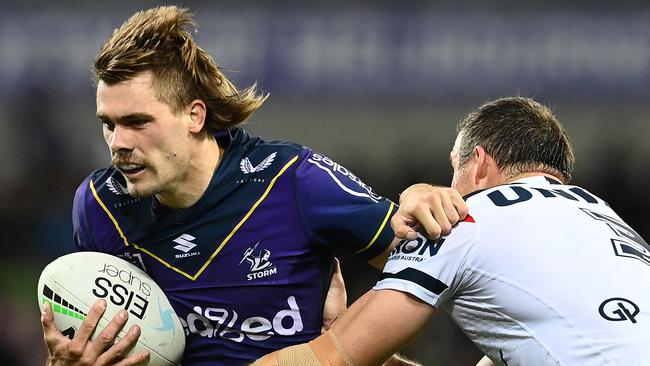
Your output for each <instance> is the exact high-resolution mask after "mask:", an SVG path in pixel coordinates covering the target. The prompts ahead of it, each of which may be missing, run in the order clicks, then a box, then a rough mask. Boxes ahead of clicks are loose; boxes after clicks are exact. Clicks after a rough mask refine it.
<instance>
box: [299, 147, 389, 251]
mask: <svg viewBox="0 0 650 366" xmlns="http://www.w3.org/2000/svg"><path fill="white" fill-rule="evenodd" d="M295 179H296V199H297V203H298V207H299V208H300V213H301V216H302V219H303V224H304V226H305V227H306V229H307V231H308V232H309V233H310V235H311V236H312V238H313V239H314V240H315V241H316V242H318V243H320V244H323V245H327V246H329V247H332V248H335V249H342V250H345V251H348V252H351V253H354V254H358V255H360V256H362V257H363V258H365V259H368V260H369V259H372V258H374V257H376V256H377V255H379V254H381V253H382V252H383V251H384V250H385V249H386V248H387V247H388V246H389V245H390V243H391V242H392V240H393V238H394V234H393V230H392V229H391V227H390V217H391V216H392V215H393V214H394V212H395V210H396V209H397V207H396V206H395V204H394V203H393V202H391V201H390V200H388V199H386V198H384V197H381V196H379V195H377V194H376V193H374V192H373V191H372V188H370V187H369V186H368V185H366V184H365V183H363V182H362V181H361V180H360V179H359V178H358V177H357V176H355V175H354V174H352V172H350V171H349V170H348V169H346V168H345V167H343V166H341V165H339V164H338V163H336V162H334V161H332V160H331V159H330V158H328V157H326V156H323V155H321V154H318V153H314V152H312V151H310V150H308V149H305V151H304V152H303V154H302V156H301V159H300V163H299V165H298V166H297V168H296V175H295Z"/></svg>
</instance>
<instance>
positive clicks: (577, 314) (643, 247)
mask: <svg viewBox="0 0 650 366" xmlns="http://www.w3.org/2000/svg"><path fill="white" fill-rule="evenodd" d="M467 204H468V206H469V212H470V213H471V215H472V216H473V217H474V218H475V220H474V221H475V222H474V223H471V222H461V223H459V224H458V226H457V227H456V228H454V229H453V230H452V232H451V233H450V234H449V235H448V236H446V237H445V240H444V244H443V245H440V246H439V247H438V248H437V250H436V253H435V255H432V256H430V255H427V253H428V252H429V250H428V248H427V249H424V250H423V248H424V247H423V246H422V243H423V241H422V243H419V244H418V243H410V244H404V245H402V247H401V248H400V249H399V250H396V251H395V252H394V253H393V256H392V257H391V260H389V261H388V263H387V264H386V267H385V268H384V274H383V275H382V277H381V279H380V281H379V282H378V283H377V285H376V286H375V289H392V290H398V291H403V292H407V293H409V294H411V295H413V296H416V297H418V298H420V299H421V300H422V301H424V302H426V303H428V304H430V305H431V306H434V307H437V308H440V309H444V310H446V311H447V312H449V313H450V315H451V317H452V318H453V319H454V321H455V322H456V323H457V324H458V325H459V326H460V327H461V328H462V330H463V331H464V333H466V334H467V335H468V337H469V338H470V339H471V340H472V341H474V342H475V343H476V344H477V346H479V347H480V348H481V350H483V351H484V352H485V353H486V355H487V356H488V357H490V358H491V359H492V360H501V362H502V363H504V364H505V363H506V362H507V364H509V365H529V364H530V365H542V366H546V365H555V366H556V365H583V366H584V365H588V366H600V365H604V364H612V365H636V366H643V365H649V364H650V357H649V356H648V355H647V345H646V343H647V342H646V341H645V338H646V336H647V334H648V333H650V291H647V287H648V284H649V283H650V266H649V265H648V264H649V261H650V247H649V246H648V244H647V242H646V241H645V240H644V239H643V238H641V236H640V235H639V234H638V233H637V232H636V231H634V230H633V229H632V228H631V227H629V225H627V224H625V222H624V221H623V220H622V219H621V218H620V217H619V216H618V215H617V214H616V213H615V212H614V211H613V210H612V209H611V208H610V207H609V206H608V205H607V204H606V203H605V202H604V201H603V200H601V199H600V198H597V197H596V196H594V195H593V194H591V193H589V192H587V191H586V190H584V189H583V188H580V187H575V186H567V185H561V184H554V183H551V182H549V181H548V180H546V179H545V178H544V177H541V176H537V177H529V178H525V179H521V180H518V181H517V182H515V183H513V184H509V185H503V186H498V187H494V188H491V189H487V190H484V191H481V192H478V193H476V194H473V195H471V196H469V198H467ZM418 245H420V246H418ZM405 249H406V251H408V252H410V253H408V254H406V255H405V254H404V250H405ZM420 253H421V254H420ZM414 257H417V258H418V260H413V258H414Z"/></svg>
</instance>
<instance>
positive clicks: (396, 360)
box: [382, 354, 422, 366]
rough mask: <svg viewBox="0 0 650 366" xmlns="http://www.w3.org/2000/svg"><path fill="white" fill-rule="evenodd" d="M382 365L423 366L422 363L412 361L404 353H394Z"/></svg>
mask: <svg viewBox="0 0 650 366" xmlns="http://www.w3.org/2000/svg"><path fill="white" fill-rule="evenodd" d="M382 366H422V364H420V363H417V362H415V361H411V360H409V359H407V358H405V357H404V356H402V355H399V354H394V355H393V356H392V357H391V358H389V359H388V360H386V362H384V364H383V365H382Z"/></svg>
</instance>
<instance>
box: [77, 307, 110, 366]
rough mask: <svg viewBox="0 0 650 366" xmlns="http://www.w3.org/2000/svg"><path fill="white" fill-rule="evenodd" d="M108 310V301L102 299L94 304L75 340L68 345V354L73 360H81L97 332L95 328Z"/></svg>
mask: <svg viewBox="0 0 650 366" xmlns="http://www.w3.org/2000/svg"><path fill="white" fill-rule="evenodd" d="M105 310H106V301H104V299H101V300H99V301H97V302H95V303H94V304H93V306H92V307H91V308H90V310H89V311H88V315H87V316H86V319H84V321H83V322H82V323H81V326H80V327H79V331H77V333H76V334H75V336H74V338H73V339H72V341H70V343H69V344H68V353H69V354H70V356H72V357H73V358H80V357H81V356H82V355H83V353H84V349H85V348H86V346H87V345H88V341H90V338H91V337H92V335H93V333H94V332H95V328H96V327H97V324H98V323H99V319H101V317H102V315H103V314H104V311H105Z"/></svg>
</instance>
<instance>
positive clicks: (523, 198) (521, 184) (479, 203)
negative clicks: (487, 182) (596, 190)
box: [464, 175, 608, 212]
mask: <svg viewBox="0 0 650 366" xmlns="http://www.w3.org/2000/svg"><path fill="white" fill-rule="evenodd" d="M464 198H465V200H466V202H467V205H468V206H469V208H470V211H471V212H492V211H495V210H496V211H499V212H504V211H503V210H501V209H502V208H508V209H512V210H517V209H524V208H526V209H527V208H528V207H529V206H530V205H537V206H539V207H544V206H548V204H551V203H552V204H553V207H559V206H557V202H565V203H588V204H595V205H604V206H608V205H607V203H606V202H605V201H603V200H602V199H601V198H599V197H598V196H596V195H594V194H593V193H591V192H589V191H588V190H586V189H584V188H582V187H579V186H575V185H565V184H562V183H561V182H559V181H557V180H554V179H552V178H549V177H546V176H541V175H540V176H532V177H527V178H523V179H519V180H516V181H514V182H511V183H507V184H502V185H498V186H495V187H491V188H487V189H483V190H479V191H475V192H472V193H470V194H468V195H466V196H465V197H464ZM555 198H559V200H555Z"/></svg>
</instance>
